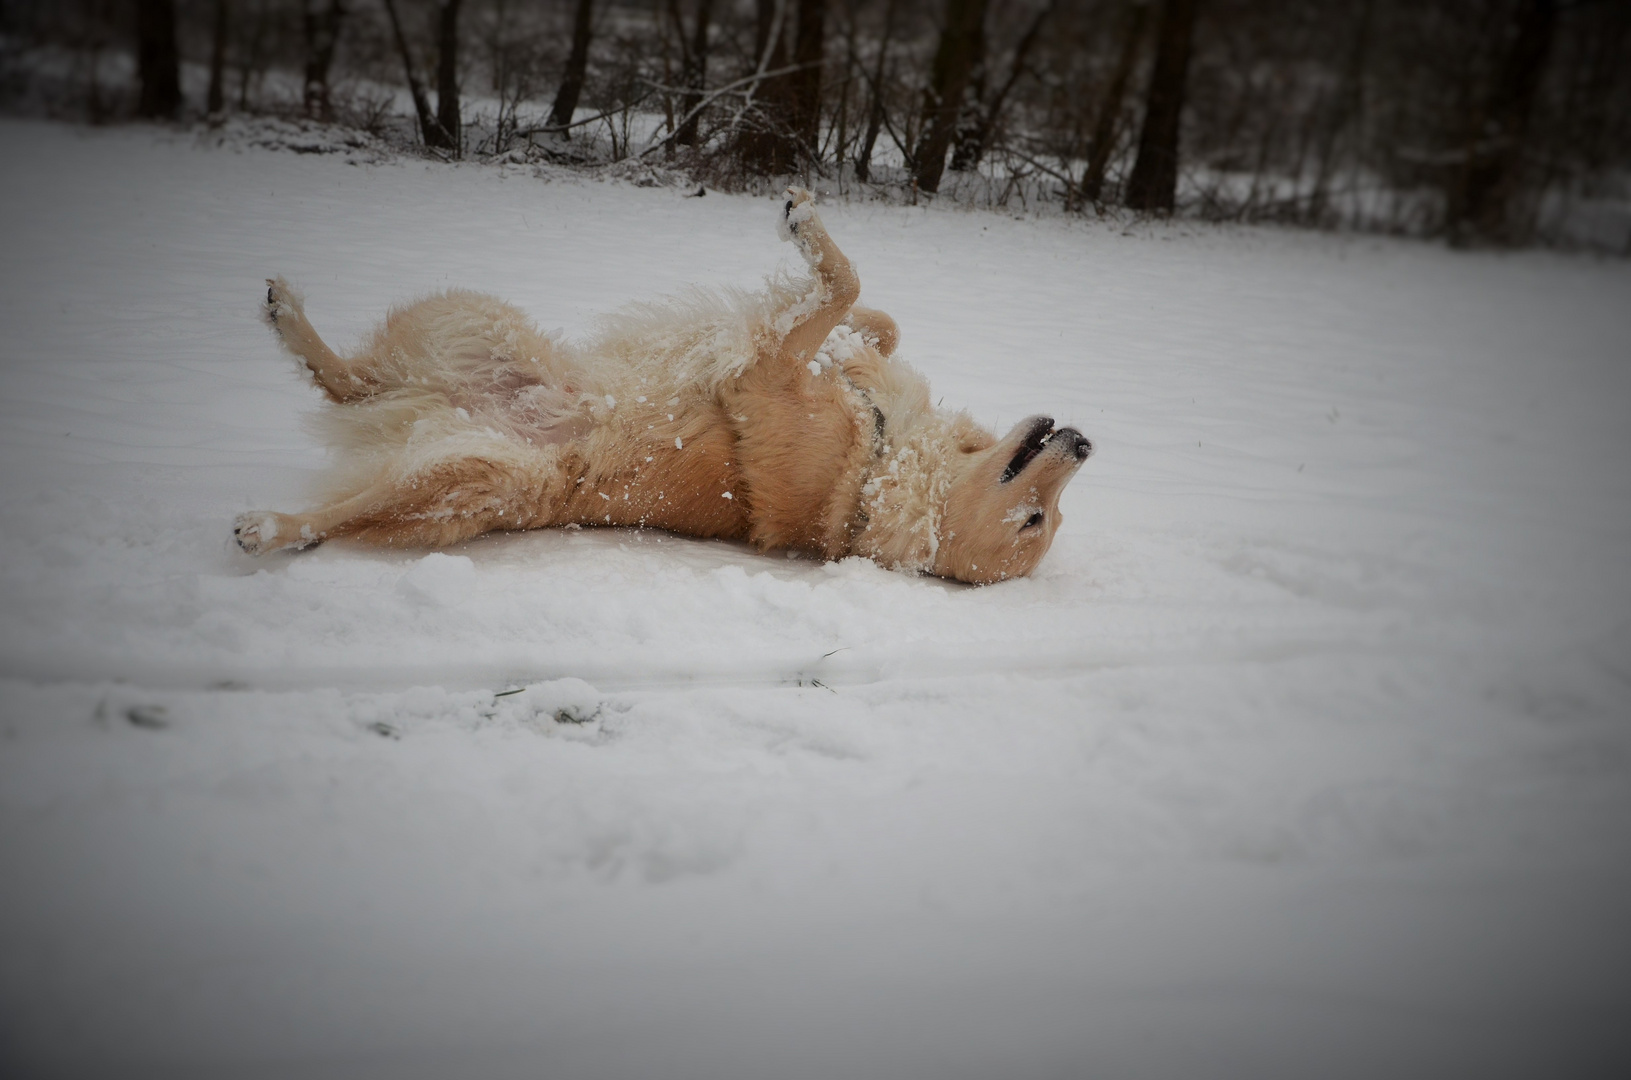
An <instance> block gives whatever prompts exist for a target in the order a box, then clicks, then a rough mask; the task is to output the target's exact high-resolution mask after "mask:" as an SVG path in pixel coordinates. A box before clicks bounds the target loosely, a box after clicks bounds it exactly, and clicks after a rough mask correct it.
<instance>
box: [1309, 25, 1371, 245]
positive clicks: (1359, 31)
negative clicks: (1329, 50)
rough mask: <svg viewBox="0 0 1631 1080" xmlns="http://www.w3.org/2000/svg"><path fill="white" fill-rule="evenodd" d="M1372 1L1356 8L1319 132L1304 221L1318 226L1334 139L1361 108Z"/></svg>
mask: <svg viewBox="0 0 1631 1080" xmlns="http://www.w3.org/2000/svg"><path fill="white" fill-rule="evenodd" d="M1374 7H1375V4H1374V2H1373V0H1364V3H1363V4H1362V5H1361V6H1360V9H1359V25H1358V27H1357V28H1356V30H1355V33H1354V39H1353V48H1352V49H1351V50H1349V52H1348V62H1347V64H1346V65H1344V70H1343V73H1342V85H1341V86H1339V87H1338V88H1337V91H1336V99H1335V101H1334V102H1333V103H1332V106H1331V111H1330V115H1329V116H1328V117H1326V120H1325V129H1324V130H1323V131H1322V132H1321V133H1320V145H1319V162H1318V164H1317V165H1316V166H1315V168H1316V169H1317V171H1316V172H1315V174H1314V191H1313V193H1312V194H1311V195H1310V196H1309V198H1308V221H1309V223H1310V224H1314V225H1318V224H1319V223H1320V220H1321V219H1322V218H1323V217H1325V212H1326V207H1327V203H1328V200H1329V198H1330V186H1331V173H1332V171H1333V169H1334V168H1335V164H1336V145H1337V139H1338V138H1339V137H1340V136H1341V135H1342V133H1343V131H1344V130H1345V129H1347V128H1349V127H1350V126H1351V125H1353V124H1355V123H1356V122H1358V121H1359V119H1360V117H1361V115H1362V113H1363V111H1364V93H1365V58H1366V56H1367V54H1368V53H1369V50H1370V29H1371V11H1372V9H1373V8H1374Z"/></svg>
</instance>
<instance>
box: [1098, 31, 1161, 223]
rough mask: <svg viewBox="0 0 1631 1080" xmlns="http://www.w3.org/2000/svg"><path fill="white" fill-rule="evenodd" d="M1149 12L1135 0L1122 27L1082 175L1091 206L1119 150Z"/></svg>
mask: <svg viewBox="0 0 1631 1080" xmlns="http://www.w3.org/2000/svg"><path fill="white" fill-rule="evenodd" d="M1149 15H1150V8H1149V4H1148V3H1146V0H1133V3H1132V4H1131V5H1129V6H1128V8H1127V15H1126V19H1125V22H1124V23H1123V26H1122V35H1121V53H1120V54H1119V55H1118V56H1117V57H1116V67H1115V70H1114V71H1113V72H1111V74H1110V85H1109V86H1108V87H1106V88H1105V91H1104V100H1103V101H1101V102H1100V103H1099V115H1098V116H1097V117H1095V118H1094V121H1093V149H1092V150H1091V151H1090V152H1089V154H1088V158H1087V172H1086V173H1084V174H1083V175H1082V198H1083V199H1084V200H1085V201H1087V202H1090V203H1096V202H1098V201H1099V192H1100V191H1102V190H1103V189H1104V170H1105V169H1106V168H1107V167H1108V166H1109V164H1110V154H1111V152H1112V151H1113V150H1114V149H1115V147H1116V126H1117V124H1119V123H1120V121H1121V99H1122V98H1123V97H1124V96H1125V95H1126V93H1127V82H1128V80H1129V79H1131V78H1132V75H1133V68H1134V66H1135V65H1137V63H1138V48H1139V45H1140V43H1141V42H1143V40H1144V24H1145V23H1147V22H1148V21H1149Z"/></svg>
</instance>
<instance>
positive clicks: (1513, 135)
mask: <svg viewBox="0 0 1631 1080" xmlns="http://www.w3.org/2000/svg"><path fill="white" fill-rule="evenodd" d="M1556 22H1557V2H1556V0H1523V2H1522V3H1521V4H1520V5H1519V7H1518V10H1517V11H1516V12H1515V13H1514V15H1513V19H1512V22H1511V24H1510V25H1509V27H1508V29H1507V39H1508V40H1507V43H1506V45H1507V47H1506V51H1505V53H1504V54H1503V55H1502V57H1501V65H1500V67H1499V69H1498V70H1497V71H1496V74H1495V82H1494V85H1493V86H1492V87H1491V88H1490V94H1489V97H1488V98H1487V99H1486V105H1485V108H1484V109H1483V121H1484V122H1483V123H1482V124H1480V125H1478V128H1479V129H1480V130H1479V134H1480V135H1481V136H1483V137H1482V138H1480V139H1479V141H1478V143H1476V144H1475V145H1474V146H1473V147H1472V148H1471V150H1470V152H1469V153H1468V156H1467V161H1466V164H1465V165H1464V167H1463V168H1462V170H1460V176H1459V177H1457V182H1456V189H1457V190H1452V192H1451V199H1450V202H1449V211H1450V215H1449V216H1450V220H1449V225H1450V235H1451V238H1452V239H1454V240H1466V239H1470V238H1472V237H1477V238H1480V239H1483V240H1487V241H1492V242H1494V243H1511V242H1513V241H1514V240H1517V239H1520V237H1519V235H1518V233H1519V232H1520V231H1521V230H1520V229H1519V227H1518V225H1517V223H1516V222H1515V221H1514V219H1513V207H1512V200H1513V197H1514V196H1516V195H1517V194H1518V192H1519V189H1520V188H1521V187H1522V184H1523V175H1522V174H1523V164H1524V160H1523V159H1524V136H1525V135H1526V134H1527V129H1528V126H1529V113H1530V110H1531V108H1532V107H1533V105H1534V101H1535V92H1536V91H1537V90H1538V89H1539V88H1540V79H1541V75H1542V74H1543V73H1544V71H1545V69H1546V54H1547V53H1548V52H1550V50H1551V45H1552V34H1553V30H1554V29H1555V26H1556Z"/></svg>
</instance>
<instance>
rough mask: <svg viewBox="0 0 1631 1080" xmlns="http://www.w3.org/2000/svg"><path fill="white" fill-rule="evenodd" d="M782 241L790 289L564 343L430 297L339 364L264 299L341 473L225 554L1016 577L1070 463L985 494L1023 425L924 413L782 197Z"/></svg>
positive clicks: (291, 303) (458, 302)
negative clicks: (511, 547)
mask: <svg viewBox="0 0 1631 1080" xmlns="http://www.w3.org/2000/svg"><path fill="white" fill-rule="evenodd" d="M780 228H781V231H782V235H783V237H784V238H785V239H788V240H790V241H792V242H793V243H794V244H795V246H796V247H797V248H798V250H799V252H800V254H801V255H802V256H803V258H804V260H805V262H806V263H807V265H808V266H809V267H810V269H811V271H812V275H811V277H809V278H807V279H792V278H787V277H778V278H776V279H774V280H772V281H771V282H770V283H769V285H768V286H767V288H766V289H765V290H764V291H763V292H760V293H752V294H748V293H734V292H733V293H707V292H702V291H700V290H699V291H694V292H691V293H689V294H687V295H685V296H683V297H680V298H678V299H674V300H670V301H667V302H665V303H658V304H641V305H636V306H633V307H630V308H627V309H625V310H624V311H622V312H620V313H618V314H616V315H613V316H610V317H608V318H606V319H605V320H603V321H602V323H601V325H600V327H599V330H598V332H597V333H596V334H595V335H594V336H593V337H592V338H590V339H589V340H588V341H586V342H583V343H581V344H572V343H568V342H565V341H561V340H558V339H556V338H553V337H550V336H548V335H544V334H541V333H539V332H538V331H537V329H536V328H535V327H534V326H533V325H532V323H531V321H530V320H529V319H527V317H526V316H525V315H523V314H522V313H521V312H520V311H518V310H517V309H516V308H514V307H512V306H511V305H509V304H506V303H504V302H503V301H500V300H497V299H494V298H492V297H489V296H484V295H480V294H477V293H470V292H464V291H459V290H450V291H448V292H445V293H441V294H438V295H435V296H431V297H428V298H426V299H423V300H419V301H417V302H415V303H413V304H409V305H407V306H405V307H399V308H396V309H394V310H392V311H391V312H390V314H389V315H387V317H386V319H385V321H384V323H383V324H381V326H380V327H379V328H378V329H377V330H376V331H375V332H374V334H373V335H372V337H371V338H370V339H369V341H368V342H367V343H366V344H365V345H364V346H363V347H362V348H361V349H359V350H357V352H356V353H354V354H353V355H351V356H349V357H341V356H339V355H338V354H336V353H334V352H333V351H332V350H331V349H330V348H329V347H328V346H327V345H325V344H324V343H323V341H322V339H321V338H320V337H319V336H318V335H317V332H316V331H315V330H314V329H313V328H312V326H311V324H310V323H309V322H308V321H307V319H306V316H305V310H304V305H303V302H302V300H301V298H300V296H299V295H298V294H297V293H295V291H294V290H293V289H291V288H290V287H289V285H288V284H287V283H286V282H284V281H283V280H282V279H273V280H270V281H268V282H267V285H268V290H267V304H266V316H267V320H268V322H269V323H270V324H271V325H272V326H273V328H274V329H275V330H276V331H277V333H278V335H279V338H280V340H281V341H282V342H283V344H284V345H285V347H286V348H288V349H289V351H290V352H291V353H293V354H294V355H295V356H296V357H297V358H299V359H300V360H301V361H302V362H303V363H304V364H305V365H306V366H307V367H308V368H309V369H310V370H311V372H312V374H313V375H314V377H315V378H316V380H317V382H318V384H319V385H320V386H321V387H322V388H323V389H324V390H325V391H326V392H327V394H328V396H329V398H330V399H331V401H332V402H333V404H332V405H331V406H330V407H329V408H328V409H327V410H325V412H324V413H323V415H322V416H321V417H320V418H319V420H318V425H319V427H320V429H321V431H322V434H323V435H324V437H325V438H326V440H327V441H328V442H329V443H330V445H331V446H333V447H334V448H335V450H336V451H337V456H338V459H339V465H338V466H337V467H336V469H335V470H334V471H333V472H332V474H331V475H330V476H329V477H328V479H327V482H326V488H327V498H326V500H325V502H324V504H323V505H322V506H321V507H319V508H318V509H316V510H313V511H310V512H308V513H305V514H279V513H272V512H255V513H249V514H244V515H241V516H240V517H239V519H238V521H237V524H236V528H235V533H236V535H237V539H238V542H239V544H240V545H241V546H242V547H243V548H244V550H246V551H249V552H251V553H253V554H260V553H263V552H268V551H273V550H277V549H280V548H298V547H305V546H308V545H310V544H312V543H316V542H318V541H321V540H324V539H329V538H340V537H346V538H351V539H355V540H358V541H362V542H365V543H372V544H379V545H403V546H431V547H437V546H445V545H447V544H452V543H457V542H459V541H461V540H464V539H467V538H469V537H472V536H476V535H478V534H480V533H483V532H487V531H490V530H493V529H527V528H538V527H543V526H551V525H567V524H605V525H645V526H652V527H657V528H664V529H670V530H673V531H675V532H680V533H686V534H689V535H695V536H717V537H733V538H742V539H747V540H750V541H752V542H753V543H754V544H756V545H757V546H759V547H760V548H762V549H771V548H793V549H798V550H803V551H807V552H810V553H811V554H814V555H818V556H820V557H823V558H828V559H836V558H842V557H844V556H846V555H851V554H858V555H864V556H866V557H868V558H872V559H874V560H876V561H877V562H879V563H881V564H882V565H884V566H887V567H891V568H897V569H902V570H913V571H925V572H930V573H935V574H940V575H943V576H947V577H955V578H958V579H960V580H964V581H975V582H989V581H997V580H1001V579H1003V578H1006V577H1016V576H1020V575H1022V574H1026V573H1029V572H1030V570H1031V569H1032V568H1034V567H1035V565H1036V563H1037V562H1038V561H1040V559H1041V557H1042V554H1043V553H1044V552H1045V551H1046V550H1047V547H1048V545H1049V544H1050V543H1051V541H1052V537H1053V533H1054V530H1055V529H1056V528H1057V526H1058V522H1059V515H1058V494H1059V491H1060V490H1061V489H1062V488H1063V486H1064V484H1065V483H1066V482H1067V481H1068V480H1069V478H1070V476H1071V475H1073V474H1074V472H1075V469H1076V467H1077V466H1078V465H1079V464H1080V462H1081V460H1082V459H1083V458H1085V456H1086V454H1087V452H1088V450H1087V449H1084V447H1086V446H1087V443H1086V440H1085V439H1081V438H1080V436H1079V435H1078V434H1076V433H1074V432H1070V433H1069V436H1070V437H1069V438H1067V439H1065V440H1063V441H1061V440H1060V439H1059V438H1053V439H1052V440H1051V441H1049V442H1048V444H1047V446H1046V447H1045V448H1043V449H1042V451H1041V452H1040V453H1038V454H1036V455H1035V460H1034V461H1032V462H1030V463H1029V464H1028V465H1026V466H1025V468H1024V469H1023V470H1022V471H1021V472H1020V473H1019V474H1018V475H1017V476H1015V477H1013V478H1011V479H1005V478H1004V475H1003V470H1004V468H1005V467H1007V466H1008V465H1009V464H1010V460H1011V459H1013V458H1014V456H1015V454H1016V452H1018V451H1019V449H1020V447H1021V445H1022V443H1023V442H1024V440H1025V437H1026V434H1027V432H1028V431H1031V432H1032V438H1033V442H1034V441H1035V439H1036V436H1035V434H1034V429H1035V428H1036V425H1034V424H1033V425H1030V426H1029V427H1028V426H1027V425H1026V424H1021V425H1020V426H1019V427H1017V428H1016V429H1015V430H1014V432H1011V433H1010V434H1009V435H1008V436H1007V437H1005V438H1004V439H1001V440H998V439H997V438H996V437H995V436H993V435H992V434H991V433H989V432H987V431H985V430H984V429H982V428H980V427H979V426H978V425H977V424H975V423H974V421H973V420H972V419H971V418H969V416H968V415H967V414H966V413H961V412H955V413H948V412H943V411H939V410H936V409H934V408H933V407H932V406H931V405H930V398H929V388H928V384H927V383H926V382H924V380H923V379H922V377H921V376H920V375H918V373H917V372H915V371H914V370H912V369H911V368H910V367H909V366H907V365H906V364H904V363H902V362H901V361H899V360H897V359H895V358H894V357H893V356H892V354H893V352H894V349H895V346H896V343H897V342H898V340H899V331H898V330H897V328H896V326H895V323H894V321H893V320H892V319H890V318H889V316H887V315H885V314H883V313H882V312H878V311H871V310H868V309H865V308H861V307H856V306H855V300H856V298H857V296H858V294H859V291H860V284H859V280H858V279H857V277H856V275H855V272H854V269H853V268H852V267H851V266H850V263H849V260H848V259H846V258H845V257H844V255H843V253H842V252H841V251H840V250H839V249H838V247H837V245H836V244H834V243H833V242H832V239H831V237H830V236H829V235H828V234H827V232H826V229H825V228H824V227H823V226H822V223H821V219H820V218H819V217H818V216H817V215H816V213H815V208H814V205H813V202H812V200H811V197H810V195H809V194H808V193H807V192H803V191H798V190H791V191H789V192H788V195H787V198H786V200H785V202H784V205H783V210H782V220H781V223H780ZM1045 423H1047V424H1048V427H1049V428H1050V430H1051V422H1045ZM1068 430H1069V429H1066V431H1061V432H1060V433H1058V434H1059V435H1065V434H1066V432H1067V431H1068ZM1075 440H1080V442H1079V443H1078V442H1077V441H1075ZM1065 443H1068V444H1069V446H1068V447H1066V446H1065ZM1062 449H1063V450H1066V451H1067V452H1066V453H1060V452H1059V451H1060V450H1062Z"/></svg>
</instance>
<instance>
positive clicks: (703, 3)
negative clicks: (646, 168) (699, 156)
mask: <svg viewBox="0 0 1631 1080" xmlns="http://www.w3.org/2000/svg"><path fill="white" fill-rule="evenodd" d="M713 6H714V4H713V0H698V2H697V16H696V22H695V24H694V25H693V26H692V28H691V43H690V44H689V45H686V43H685V25H684V23H682V22H681V21H680V9H679V3H678V0H673V2H672V9H673V13H674V29H675V32H676V33H677V34H678V35H679V38H680V47H681V49H682V50H683V54H682V55H681V57H680V64H681V71H680V78H681V79H682V81H683V82H684V83H685V87H686V91H687V92H686V94H685V96H684V97H682V98H681V99H680V115H681V116H683V117H684V118H685V119H684V121H683V122H682V123H681V124H680V129H679V131H678V132H677V133H676V134H675V135H674V141H675V142H676V143H678V144H679V145H680V146H695V145H696V143H697V125H698V124H699V123H701V121H702V117H701V115H700V114H699V113H698V111H697V106H698V105H700V104H702V91H703V90H704V89H706V88H707V86H708V26H709V22H710V20H711V19H712V18H713Z"/></svg>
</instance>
